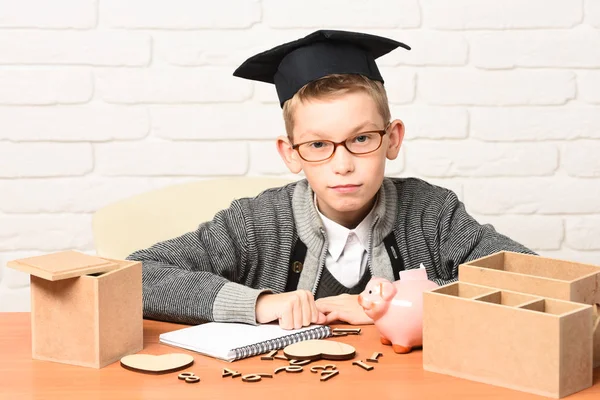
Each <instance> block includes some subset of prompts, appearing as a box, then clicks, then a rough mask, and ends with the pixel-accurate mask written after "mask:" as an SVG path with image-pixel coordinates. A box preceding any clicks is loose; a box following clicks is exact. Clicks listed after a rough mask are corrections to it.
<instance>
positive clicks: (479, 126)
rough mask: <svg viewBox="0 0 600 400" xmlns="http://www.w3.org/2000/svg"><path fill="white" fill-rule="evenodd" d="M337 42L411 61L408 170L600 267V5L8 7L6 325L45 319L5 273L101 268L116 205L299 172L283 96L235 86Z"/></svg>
mask: <svg viewBox="0 0 600 400" xmlns="http://www.w3.org/2000/svg"><path fill="white" fill-rule="evenodd" d="M315 10H318V12H315ZM325 27H329V28H332V29H349V30H360V31H363V32H369V33H374V34H380V35H384V36H388V37H391V38H394V39H396V40H400V41H404V42H406V43H407V44H409V45H410V46H411V47H412V50H411V51H405V50H402V49H399V50H398V51H395V52H392V53H390V54H388V55H386V56H383V57H382V58H381V59H380V60H379V64H380V65H381V70H382V73H383V74H384V78H385V80H386V87H387V90H388V92H389V98H390V102H391V108H392V113H393V115H394V116H395V117H397V118H400V119H402V120H403V121H404V122H405V125H406V142H405V145H404V148H403V149H402V151H401V155H400V157H399V158H398V159H397V160H395V161H392V162H389V163H388V173H389V174H390V175H394V176H417V177H420V178H423V179H425V180H427V181H429V182H431V183H434V184H438V185H442V186H445V187H448V188H450V189H452V190H454V191H455V192H456V193H457V195H458V196H459V198H460V199H461V200H463V201H464V202H465V204H466V207H467V210H468V211H470V212H471V213H472V214H473V215H474V216H475V217H476V218H477V219H478V220H480V221H481V222H482V223H491V224H493V225H494V226H495V227H496V229H498V230H499V231H501V232H503V233H506V234H507V235H509V236H511V237H514V238H515V239H516V240H518V241H521V242H522V243H524V244H525V245H527V246H529V247H531V248H533V249H535V250H537V251H538V252H539V253H540V254H543V255H547V256H550V257H556V258H564V259H569V260H576V261H582V262H589V263H594V264H598V265H600V201H598V199H599V198H600V161H598V160H599V159H600V158H599V157H598V154H599V153H600V71H599V70H600V52H598V48H600V1H598V0H528V1H526V2H523V1H521V0H453V1H447V0H373V1H359V0H356V1H355V0H332V1H316V0H306V1H302V2H290V1H279V0H262V1H261V0H222V1H219V2H214V1H212V0H211V1H208V0H128V1H122V0H55V1H52V2H48V1H43V0H19V1H13V0H0V311H6V310H9V311H13V310H14V311H18V310H27V309H29V289H28V283H29V278H28V276H27V275H26V274H20V273H18V272H15V271H13V270H9V269H7V268H5V264H6V262H7V261H8V260H11V259H16V258H22V257H27V256H32V255H38V254H42V253H45V252H52V251H58V250H63V249H78V250H81V251H84V252H88V253H92V254H93V251H94V249H93V239H92V235H91V226H90V222H91V216H92V214H93V213H94V212H95V211H96V210H98V209H99V208H101V207H103V206H105V205H107V204H110V203H112V202H115V201H118V200H119V199H122V198H126V197H129V196H132V195H134V194H138V193H142V192H146V191H149V190H153V189H156V188H160V187H164V186H167V185H172V184H177V183H182V182H187V181H191V180H197V179H204V178H210V177H218V176H223V175H228V176H230V175H254V176H256V175H269V176H273V175H281V176H286V177H288V176H290V175H289V172H288V171H287V169H286V168H285V166H284V165H283V163H282V161H281V160H280V159H279V156H278V154H277V152H276V148H275V145H274V143H273V139H274V138H276V137H277V136H278V135H279V134H281V133H282V132H283V121H282V120H281V109H280V108H279V106H278V104H277V96H276V93H275V90H274V88H273V87H272V86H271V85H267V84H262V83H252V82H249V81H245V80H242V79H239V78H235V77H233V76H232V73H233V70H234V69H235V68H236V67H237V66H238V65H239V64H240V63H241V62H242V61H244V60H245V59H246V58H247V57H249V56H250V55H252V54H255V53H257V52H259V51H263V50H265V49H267V48H269V47H271V46H274V45H277V44H279V43H281V42H284V41H288V40H293V39H296V38H299V37H301V36H303V35H306V34H308V33H310V32H312V31H313V30H314V29H317V28H325Z"/></svg>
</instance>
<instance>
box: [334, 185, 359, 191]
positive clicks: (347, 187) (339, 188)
mask: <svg viewBox="0 0 600 400" xmlns="http://www.w3.org/2000/svg"><path fill="white" fill-rule="evenodd" d="M360 186H361V185H336V186H330V188H331V189H333V190H335V191H336V192H338V193H352V192H355V191H357V190H358V188H359V187H360Z"/></svg>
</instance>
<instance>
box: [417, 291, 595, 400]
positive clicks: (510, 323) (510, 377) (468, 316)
mask: <svg viewBox="0 0 600 400" xmlns="http://www.w3.org/2000/svg"><path fill="white" fill-rule="evenodd" d="M423 311H424V312H423V368H424V369H425V370H428V371H432V372H438V373H443V374H448V375H452V376H457V377H460V378H466V379H470V380H474V381H478V382H483V383H488V384H492V385H497V386H503V387H507V388H511V389H516V390H521V391H525V392H530V393H535V394H538V395H542V396H549V397H554V398H561V397H564V396H567V395H569V394H572V393H575V392H578V391H580V390H583V389H586V388H588V387H590V386H591V385H592V307H591V306H590V305H586V304H581V303H575V302H567V301H562V300H556V299H549V298H544V297H540V296H532V295H527V294H524V293H520V292H513V291H508V290H497V289H494V288H490V287H486V286H480V285H473V284H468V283H464V282H455V283H452V284H449V285H445V286H442V287H439V288H437V289H433V290H431V291H429V292H425V293H424V294H423Z"/></svg>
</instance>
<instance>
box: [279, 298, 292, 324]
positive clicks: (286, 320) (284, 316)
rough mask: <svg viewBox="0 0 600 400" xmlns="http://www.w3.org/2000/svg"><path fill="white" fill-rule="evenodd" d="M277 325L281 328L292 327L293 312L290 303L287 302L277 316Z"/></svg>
mask: <svg viewBox="0 0 600 400" xmlns="http://www.w3.org/2000/svg"><path fill="white" fill-rule="evenodd" d="M279 326H280V327H282V328H283V329H292V328H294V313H293V306H292V304H287V305H286V306H285V309H284V310H283V312H282V313H281V318H279Z"/></svg>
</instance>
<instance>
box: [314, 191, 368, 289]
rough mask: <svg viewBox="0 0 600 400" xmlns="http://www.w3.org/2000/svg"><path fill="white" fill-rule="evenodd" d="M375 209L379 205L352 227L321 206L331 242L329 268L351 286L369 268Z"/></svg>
mask: <svg viewBox="0 0 600 400" xmlns="http://www.w3.org/2000/svg"><path fill="white" fill-rule="evenodd" d="M315 206H316V198H315ZM374 209H375V207H373V209H371V212H369V214H368V215H367V216H366V217H365V218H364V219H363V220H362V221H361V222H360V224H358V226H357V227H356V228H354V229H348V228H346V227H345V226H342V225H340V224H338V223H337V222H334V221H332V220H330V219H329V218H327V217H326V216H324V215H323V214H321V211H319V207H317V212H318V213H319V216H320V217H321V220H322V221H323V226H324V228H325V233H326V234H327V239H328V242H329V247H328V249H327V257H326V258H325V268H327V269H328V270H329V272H330V273H331V275H333V276H334V277H335V278H336V279H337V280H338V281H339V282H340V283H341V284H342V285H344V286H346V287H348V288H351V287H353V286H355V285H356V284H357V283H358V282H359V281H360V278H361V276H362V275H363V273H364V272H365V269H366V268H367V260H368V251H369V231H370V228H371V224H372V222H373V217H374V215H373V210H374Z"/></svg>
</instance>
